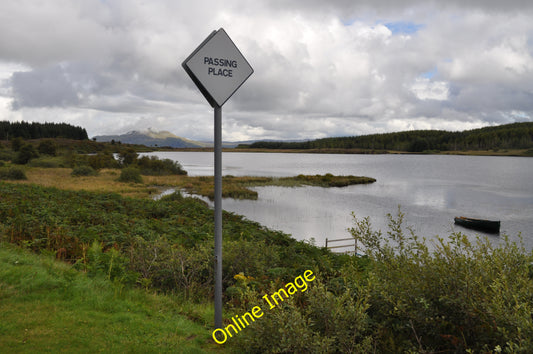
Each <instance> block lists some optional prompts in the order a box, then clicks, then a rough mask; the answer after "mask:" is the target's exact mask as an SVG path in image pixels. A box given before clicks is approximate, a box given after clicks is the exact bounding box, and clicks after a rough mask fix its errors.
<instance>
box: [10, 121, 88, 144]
mask: <svg viewBox="0 0 533 354" xmlns="http://www.w3.org/2000/svg"><path fill="white" fill-rule="evenodd" d="M17 137H20V138H23V139H43V138H67V139H75V140H86V139H89V137H88V135H87V131H86V130H85V129H84V128H82V127H76V126H73V125H70V124H67V123H36V122H32V123H30V122H8V121H0V139H1V140H9V139H13V138H17Z"/></svg>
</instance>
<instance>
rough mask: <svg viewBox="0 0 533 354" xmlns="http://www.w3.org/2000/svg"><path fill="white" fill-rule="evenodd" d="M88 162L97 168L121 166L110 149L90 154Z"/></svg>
mask: <svg viewBox="0 0 533 354" xmlns="http://www.w3.org/2000/svg"><path fill="white" fill-rule="evenodd" d="M87 163H88V164H89V166H91V167H92V168H93V169H95V170H100V169H102V168H118V167H120V164H119V162H118V161H117V160H116V159H115V157H114V156H113V154H112V153H110V152H108V151H101V152H99V153H98V154H96V155H91V156H89V157H88V158H87Z"/></svg>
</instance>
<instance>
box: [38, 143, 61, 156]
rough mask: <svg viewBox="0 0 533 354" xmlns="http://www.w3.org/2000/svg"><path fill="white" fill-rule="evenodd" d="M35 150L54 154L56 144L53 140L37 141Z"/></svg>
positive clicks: (45, 153)
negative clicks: (37, 144)
mask: <svg viewBox="0 0 533 354" xmlns="http://www.w3.org/2000/svg"><path fill="white" fill-rule="evenodd" d="M37 150H38V151H39V153H40V154H44V155H50V156H56V144H55V143H54V141H53V140H43V141H41V142H40V143H39V146H38V147H37Z"/></svg>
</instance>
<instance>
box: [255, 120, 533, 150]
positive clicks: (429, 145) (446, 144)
mask: <svg viewBox="0 0 533 354" xmlns="http://www.w3.org/2000/svg"><path fill="white" fill-rule="evenodd" d="M249 147H250V148H258V149H369V150H395V151H408V152H422V151H428V150H433V151H461V150H494V149H530V148H533V123H513V124H506V125H500V126H496V127H487V128H481V129H474V130H468V131H463V132H449V131H443V130H415V131H405V132H398V133H387V134H372V135H362V136H351V137H338V138H324V139H318V140H311V141H304V142H256V143H253V144H251V145H249Z"/></svg>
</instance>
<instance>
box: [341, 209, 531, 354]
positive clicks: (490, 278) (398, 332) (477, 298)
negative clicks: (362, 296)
mask: <svg viewBox="0 0 533 354" xmlns="http://www.w3.org/2000/svg"><path fill="white" fill-rule="evenodd" d="M389 219H390V223H389V229H390V230H389V231H388V232H387V235H383V234H382V233H381V232H380V231H373V230H372V229H371V226H370V221H369V219H368V218H366V219H363V220H359V221H358V220H356V223H355V227H354V228H352V229H351V233H352V235H353V236H354V237H355V238H356V239H357V240H358V241H359V242H360V243H361V244H362V245H363V246H364V248H365V252H366V253H367V254H368V256H369V257H370V259H371V260H372V265H371V272H370V274H369V276H368V281H367V285H366V287H367V291H368V292H369V295H370V299H371V300H370V307H369V315H370V317H371V318H372V321H373V323H375V326H376V328H375V333H376V335H375V339H376V340H377V343H380V344H379V345H378V346H377V350H378V351H393V352H404V351H409V350H417V351H420V352H423V351H426V352H439V351H440V352H470V351H472V352H492V351H499V350H504V351H508V352H533V319H532V317H531V314H532V313H533V295H532V294H533V282H532V280H531V274H530V265H531V264H532V262H533V254H532V253H531V252H526V251H525V249H524V248H523V247H521V246H518V245H517V244H515V243H511V242H509V240H508V238H507V237H505V238H504V241H503V242H502V244H501V245H500V246H493V245H492V244H491V243H490V241H489V240H487V239H486V238H485V239H478V240H477V242H476V243H471V242H470V241H469V240H468V238H467V237H466V236H465V235H462V234H460V233H455V234H452V235H451V236H450V237H449V238H448V239H447V240H445V239H441V238H439V239H438V240H437V241H436V243H435V244H434V245H432V248H430V247H428V245H427V244H426V242H425V240H424V239H420V238H418V237H417V236H416V235H415V234H414V232H412V231H411V230H409V228H407V231H406V230H405V229H404V227H403V225H402V223H403V214H402V213H401V212H400V211H399V212H398V217H397V218H396V219H394V218H392V217H391V216H390V215H389Z"/></svg>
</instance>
